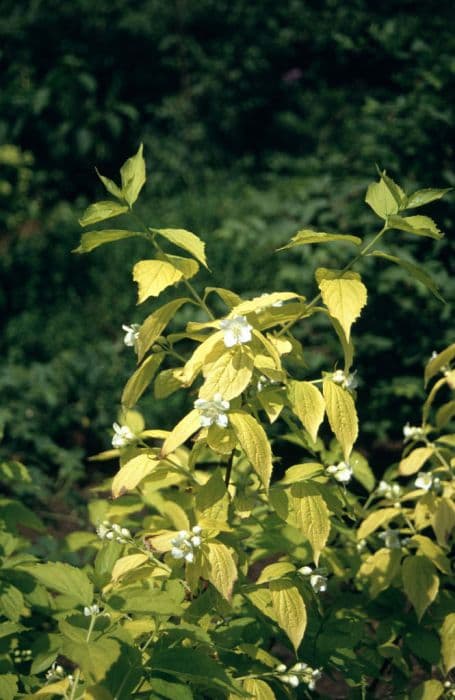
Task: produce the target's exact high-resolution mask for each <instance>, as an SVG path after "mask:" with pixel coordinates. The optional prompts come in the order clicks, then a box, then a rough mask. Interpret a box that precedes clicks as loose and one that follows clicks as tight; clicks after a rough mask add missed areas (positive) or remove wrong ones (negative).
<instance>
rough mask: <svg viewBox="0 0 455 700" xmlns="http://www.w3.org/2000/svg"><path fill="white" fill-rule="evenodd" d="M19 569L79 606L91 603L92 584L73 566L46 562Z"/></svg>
mask: <svg viewBox="0 0 455 700" xmlns="http://www.w3.org/2000/svg"><path fill="white" fill-rule="evenodd" d="M20 568H21V569H22V570H23V571H27V573H29V574H30V576H33V578H36V580H37V581H39V582H40V583H41V584H43V586H45V587H46V588H50V589H51V590H52V591H57V593H63V594H64V595H68V596H71V598H74V599H75V600H77V601H78V603H80V604H81V605H91V603H92V601H93V584H92V583H91V581H90V580H89V578H88V576H87V574H86V573H85V572H84V571H81V569H78V568H76V567H75V566H70V564H63V563H62V562H47V563H46V564H22V565H21V567H20Z"/></svg>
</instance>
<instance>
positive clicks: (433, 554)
mask: <svg viewBox="0 0 455 700" xmlns="http://www.w3.org/2000/svg"><path fill="white" fill-rule="evenodd" d="M409 543H410V544H411V543H412V544H416V545H417V546H418V548H419V551H420V552H421V553H422V554H424V555H425V556H426V557H427V559H429V560H430V561H431V562H433V564H434V565H435V566H436V567H437V568H438V569H439V571H442V573H443V574H450V573H451V570H450V561H449V559H448V558H447V557H446V556H445V554H444V552H443V551H442V549H441V547H439V546H438V545H437V544H436V542H433V540H430V538H429V537H425V535H414V536H413V537H411V538H410V540H409Z"/></svg>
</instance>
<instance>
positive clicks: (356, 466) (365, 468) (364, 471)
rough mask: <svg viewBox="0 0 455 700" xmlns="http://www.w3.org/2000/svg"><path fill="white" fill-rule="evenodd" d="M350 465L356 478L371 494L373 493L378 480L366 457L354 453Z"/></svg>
mask: <svg viewBox="0 0 455 700" xmlns="http://www.w3.org/2000/svg"><path fill="white" fill-rule="evenodd" d="M350 465H351V469H352V473H353V475H354V478H355V479H357V481H359V482H360V483H361V484H362V486H363V487H364V488H365V489H366V490H367V491H368V492H369V493H371V491H373V489H374V486H375V483H376V480H375V478H374V474H373V472H372V470H371V467H370V465H369V464H368V462H367V460H366V459H365V457H364V456H363V455H362V454H360V452H353V453H352V455H351V458H350Z"/></svg>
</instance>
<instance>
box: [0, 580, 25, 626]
mask: <svg viewBox="0 0 455 700" xmlns="http://www.w3.org/2000/svg"><path fill="white" fill-rule="evenodd" d="M23 610H24V597H23V595H22V593H21V592H20V590H19V589H18V588H16V586H13V585H12V584H11V583H10V582H9V581H2V580H0V613H1V614H2V615H4V616H5V617H7V618H8V619H9V620H12V621H13V622H17V620H18V619H19V618H20V616H21V615H22V613H23Z"/></svg>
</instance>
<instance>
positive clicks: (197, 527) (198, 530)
mask: <svg viewBox="0 0 455 700" xmlns="http://www.w3.org/2000/svg"><path fill="white" fill-rule="evenodd" d="M191 532H194V534H195V535H200V534H201V532H202V527H201V526H200V525H195V526H194V527H193V528H192V530H191Z"/></svg>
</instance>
